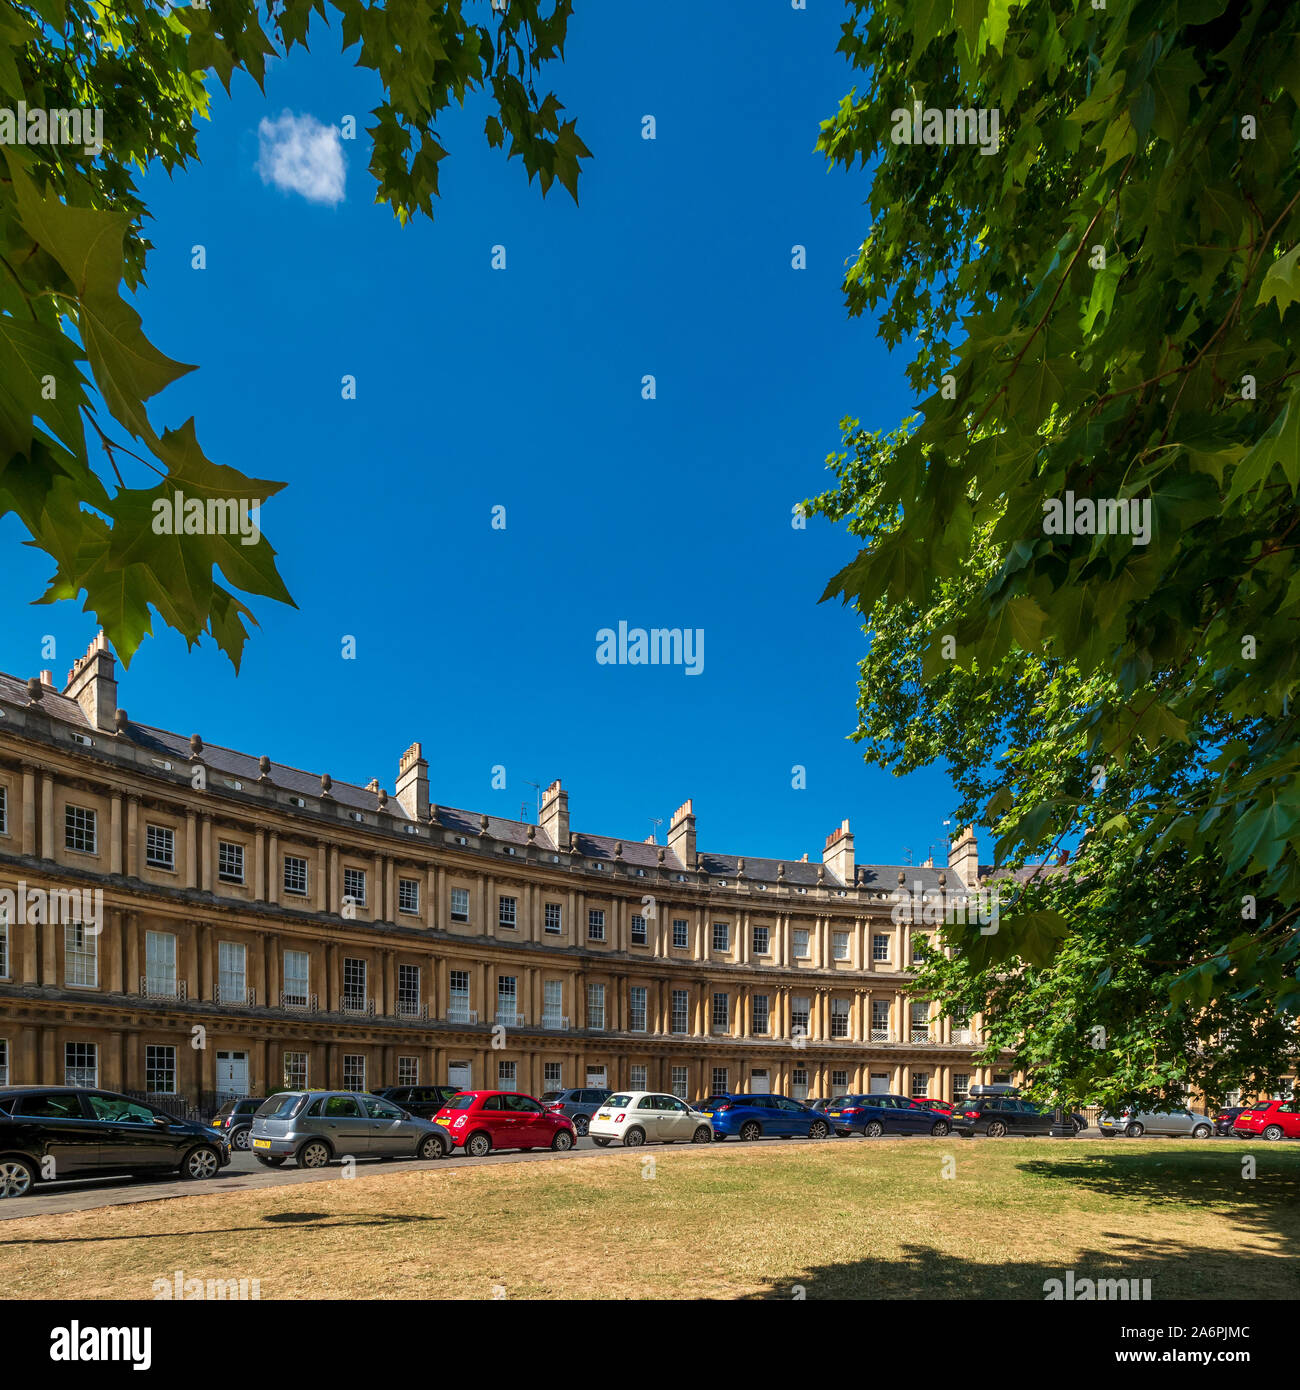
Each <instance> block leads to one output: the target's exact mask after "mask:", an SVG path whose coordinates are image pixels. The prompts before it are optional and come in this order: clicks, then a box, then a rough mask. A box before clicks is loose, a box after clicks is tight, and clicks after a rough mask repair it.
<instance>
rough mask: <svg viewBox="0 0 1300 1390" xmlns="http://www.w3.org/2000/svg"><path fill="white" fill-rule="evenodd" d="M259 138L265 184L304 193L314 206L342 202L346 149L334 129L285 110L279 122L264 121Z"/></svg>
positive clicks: (261, 171)
mask: <svg viewBox="0 0 1300 1390" xmlns="http://www.w3.org/2000/svg"><path fill="white" fill-rule="evenodd" d="M257 137H258V143H259V145H260V146H261V153H260V154H259V156H258V160H257V172H258V173H259V174H261V176H262V182H263V183H273V184H274V185H275V186H276V187H277V188H279V189H283V190H284V192H286V193H301V194H302V196H303V197H304V198H306V199H307V201H308V202H311V203H341V202H342V201H343V196H344V195H343V183H344V178H345V170H344V164H343V146H342V144H341V142H340V140H339V133H338V131H337V129H335V127H334V126H328V125H321V123H320V122H319V121H318V120H317V119H316V117H315V116H307V115H302V116H295V115H294V114H293V112H292V111H284V112H282V113H281V114H280V117H279V118H278V119H277V120H274V121H271V120H266V119H263V120H262V123H261V124H260V125H259V126H258V127H257Z"/></svg>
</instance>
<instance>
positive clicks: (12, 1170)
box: [0, 1158, 36, 1198]
mask: <svg viewBox="0 0 1300 1390" xmlns="http://www.w3.org/2000/svg"><path fill="white" fill-rule="evenodd" d="M35 1185H36V1169H35V1167H34V1166H33V1165H32V1164H30V1163H28V1161H27V1160H26V1159H25V1158H5V1159H0V1198H4V1197H25V1196H26V1195H27V1194H28V1193H29V1192H30V1191H31V1190H32V1188H33V1187H34V1186H35Z"/></svg>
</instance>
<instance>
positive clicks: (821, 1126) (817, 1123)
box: [808, 1120, 831, 1139]
mask: <svg viewBox="0 0 1300 1390" xmlns="http://www.w3.org/2000/svg"><path fill="white" fill-rule="evenodd" d="M830 1137H831V1130H830V1126H829V1125H828V1124H827V1123H826V1121H825V1120H814V1121H813V1122H812V1124H810V1125H809V1126H808V1138H809V1139H829V1138H830Z"/></svg>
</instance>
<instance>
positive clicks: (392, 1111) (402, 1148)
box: [362, 1096, 415, 1154]
mask: <svg viewBox="0 0 1300 1390" xmlns="http://www.w3.org/2000/svg"><path fill="white" fill-rule="evenodd" d="M362 1103H363V1104H364V1106H365V1108H366V1114H367V1116H368V1117H369V1119H370V1152H371V1153H374V1154H397V1153H411V1152H414V1149H415V1126H414V1125H413V1124H411V1122H410V1121H409V1120H408V1119H407V1118H406V1115H405V1114H404V1113H403V1111H402V1109H401V1108H400V1107H399V1106H397V1105H394V1104H393V1102H392V1101H390V1100H383V1099H381V1098H380V1097H379V1096H365V1097H363V1100H362Z"/></svg>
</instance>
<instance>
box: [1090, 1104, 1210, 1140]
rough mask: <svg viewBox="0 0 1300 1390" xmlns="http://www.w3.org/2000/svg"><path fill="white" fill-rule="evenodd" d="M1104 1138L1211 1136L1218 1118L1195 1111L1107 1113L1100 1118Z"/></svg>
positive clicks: (1099, 1123)
mask: <svg viewBox="0 0 1300 1390" xmlns="http://www.w3.org/2000/svg"><path fill="white" fill-rule="evenodd" d="M1097 1128H1098V1129H1100V1130H1101V1132H1102V1135H1103V1137H1105V1138H1107V1139H1113V1138H1114V1137H1115V1135H1117V1134H1123V1135H1126V1136H1127V1137H1128V1138H1129V1139H1136V1138H1138V1137H1139V1136H1140V1135H1143V1134H1169V1135H1173V1136H1175V1137H1176V1138H1179V1139H1208V1138H1209V1137H1210V1135H1211V1134H1213V1133H1214V1121H1213V1120H1212V1119H1210V1117H1209V1116H1208V1115H1202V1114H1200V1113H1199V1112H1198V1111H1195V1110H1170V1111H1167V1112H1160V1113H1157V1112H1156V1111H1154V1110H1121V1111H1120V1113H1119V1114H1118V1115H1103V1116H1102V1117H1101V1118H1100V1119H1099V1120H1098V1121H1097Z"/></svg>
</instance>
